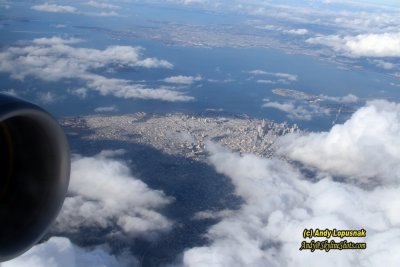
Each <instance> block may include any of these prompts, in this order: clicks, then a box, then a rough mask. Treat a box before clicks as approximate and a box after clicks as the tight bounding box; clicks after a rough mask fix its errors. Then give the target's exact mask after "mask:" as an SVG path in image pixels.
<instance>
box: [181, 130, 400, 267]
mask: <svg viewBox="0 0 400 267" xmlns="http://www.w3.org/2000/svg"><path fill="white" fill-rule="evenodd" d="M367 126H370V125H369V124H368V125H366V126H365V127H367ZM294 142H295V141H294ZM207 149H208V151H209V152H210V154H211V155H210V161H211V163H212V164H213V165H214V166H215V168H216V170H217V171H218V172H220V173H222V174H224V175H226V176H227V177H229V178H230V179H231V181H232V184H233V185H234V187H235V193H236V194H237V195H238V196H240V197H241V198H242V199H243V201H244V203H243V205H242V206H241V208H240V209H239V210H236V211H232V214H229V213H228V214H226V215H224V216H223V217H222V220H221V221H220V222H219V223H217V224H215V225H214V226H212V227H211V228H210V229H209V230H208V232H207V235H206V237H207V238H208V240H209V243H208V244H207V245H203V246H200V247H192V248H189V249H187V250H186V251H184V253H183V256H182V263H181V264H182V265H183V266H185V267H197V266H213V267H217V266H232V267H236V266H254V267H258V266H260V267H261V266H289V267H290V266H310V267H314V266H315V267H316V266H327V267H330V266H332V267H334V266H350V265H351V266H364V267H369V266H371V267H372V266H376V265H383V266H393V267H394V266H397V265H398V264H399V263H400V255H399V254H398V253H396V251H397V250H398V249H400V216H399V213H398V212H397V207H398V205H400V187H399V186H379V187H375V188H372V189H363V188H360V187H358V186H357V185H354V184H350V183H346V182H339V181H334V180H333V179H332V178H331V177H330V176H329V175H327V174H323V173H318V172H317V174H316V178H317V179H316V180H315V181H312V180H309V179H308V178H306V177H305V176H304V175H303V174H302V173H301V172H300V171H299V170H298V169H296V168H295V167H294V166H293V165H290V164H289V163H287V162H285V161H283V160H280V159H277V158H274V159H266V158H259V157H257V156H254V155H242V156H241V155H239V154H236V153H232V152H229V151H227V150H225V149H223V148H222V147H220V146H218V145H216V144H213V143H208V144H207ZM349 149H354V148H353V147H349ZM342 156H344V157H346V154H343V155H342ZM332 160H335V158H334V159H332ZM373 160H374V159H371V162H373ZM347 164H348V165H351V164H352V162H351V161H348V162H347ZM385 166H386V167H389V168H390V167H391V165H390V163H389V164H385ZM397 178H400V177H397ZM381 185H387V184H386V183H385V182H384V181H382V183H381ZM305 228H307V229H310V228H313V229H315V228H320V229H325V228H329V229H333V228H336V229H362V228H363V229H366V230H367V238H348V239H347V240H348V241H351V242H366V243H367V249H366V250H364V251H356V250H347V251H332V250H331V251H330V252H329V253H326V252H325V251H315V252H314V253H312V252H310V251H300V250H299V248H300V245H301V242H302V241H303V240H304V239H303V237H302V233H303V230H304V229H305ZM334 239H335V240H336V241H337V242H338V241H340V240H338V239H337V238H334ZM315 240H324V238H315ZM308 241H310V240H308ZM384 244H390V246H384Z"/></svg>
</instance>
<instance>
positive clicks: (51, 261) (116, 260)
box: [1, 237, 138, 267]
mask: <svg viewBox="0 0 400 267" xmlns="http://www.w3.org/2000/svg"><path fill="white" fill-rule="evenodd" d="M1 266H3V267H42V266H48V267H78V266H81V267H85V266H88V267H95V266H98V267H102V266H104V267H124V266H126V267H128V266H138V264H137V260H135V259H134V258H133V257H131V256H128V255H124V256H123V257H121V256H118V257H117V256H115V255H111V254H110V253H109V252H108V251H107V247H105V246H104V247H101V246H98V247H94V248H91V249H88V248H86V249H83V248H80V247H78V246H76V245H74V244H72V243H71V241H70V240H69V239H68V238H64V237H52V238H50V239H49V240H48V241H46V242H44V243H41V244H38V245H36V246H34V247H33V248H32V249H31V250H29V251H28V252H26V253H25V254H23V255H22V256H20V257H18V258H16V259H14V260H11V261H8V262H4V263H2V264H1Z"/></svg>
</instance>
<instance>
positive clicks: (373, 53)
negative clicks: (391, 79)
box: [307, 32, 400, 57]
mask: <svg viewBox="0 0 400 267" xmlns="http://www.w3.org/2000/svg"><path fill="white" fill-rule="evenodd" d="M307 42H308V43H310V44H320V45H326V46H330V47H331V48H333V49H334V50H335V51H337V52H340V53H343V54H346V55H349V56H354V57H400V33H399V32H394V33H366V34H359V35H354V36H353V35H346V36H339V35H328V36H318V37H314V38H310V39H308V40H307Z"/></svg>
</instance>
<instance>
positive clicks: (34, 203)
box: [0, 94, 70, 262]
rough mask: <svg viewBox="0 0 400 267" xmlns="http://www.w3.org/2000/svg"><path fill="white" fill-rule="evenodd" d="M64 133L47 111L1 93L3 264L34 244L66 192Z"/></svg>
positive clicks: (0, 237)
mask: <svg viewBox="0 0 400 267" xmlns="http://www.w3.org/2000/svg"><path fill="white" fill-rule="evenodd" d="M69 172H70V157H69V148H68V143H67V140H66V138H65V135H64V132H63V130H62V129H61V127H60V126H59V124H58V123H57V121H56V120H55V119H54V118H53V117H51V116H50V115H49V114H48V113H47V112H46V111H44V110H43V109H41V108H39V107H38V106H36V105H33V104H31V103H29V102H26V101H23V100H21V99H17V98H14V97H10V96H5V95H1V94H0V262H1V261H6V260H9V259H12V258H14V257H16V256H18V255H20V254H22V253H24V252H25V251H27V250H28V249H29V248H30V247H32V246H33V245H35V244H36V243H37V242H38V241H39V240H40V238H41V237H42V236H43V235H44V234H45V232H46V230H47V228H48V227H49V226H50V225H51V223H52V222H53V221H54V219H55V218H56V216H57V214H58V212H59V210H60V209H61V206H62V204H63V201H64V198H65V194H66V192H67V189H68V182H69Z"/></svg>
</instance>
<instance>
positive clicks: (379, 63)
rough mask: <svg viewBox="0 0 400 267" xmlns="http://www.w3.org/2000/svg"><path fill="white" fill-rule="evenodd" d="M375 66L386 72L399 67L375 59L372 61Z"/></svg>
mask: <svg viewBox="0 0 400 267" xmlns="http://www.w3.org/2000/svg"><path fill="white" fill-rule="evenodd" d="M371 62H372V63H373V64H375V65H376V66H378V67H379V68H382V69H385V70H391V69H394V68H395V67H396V66H397V65H396V64H394V63H391V62H388V61H384V60H381V59H374V60H372V61H371Z"/></svg>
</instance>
